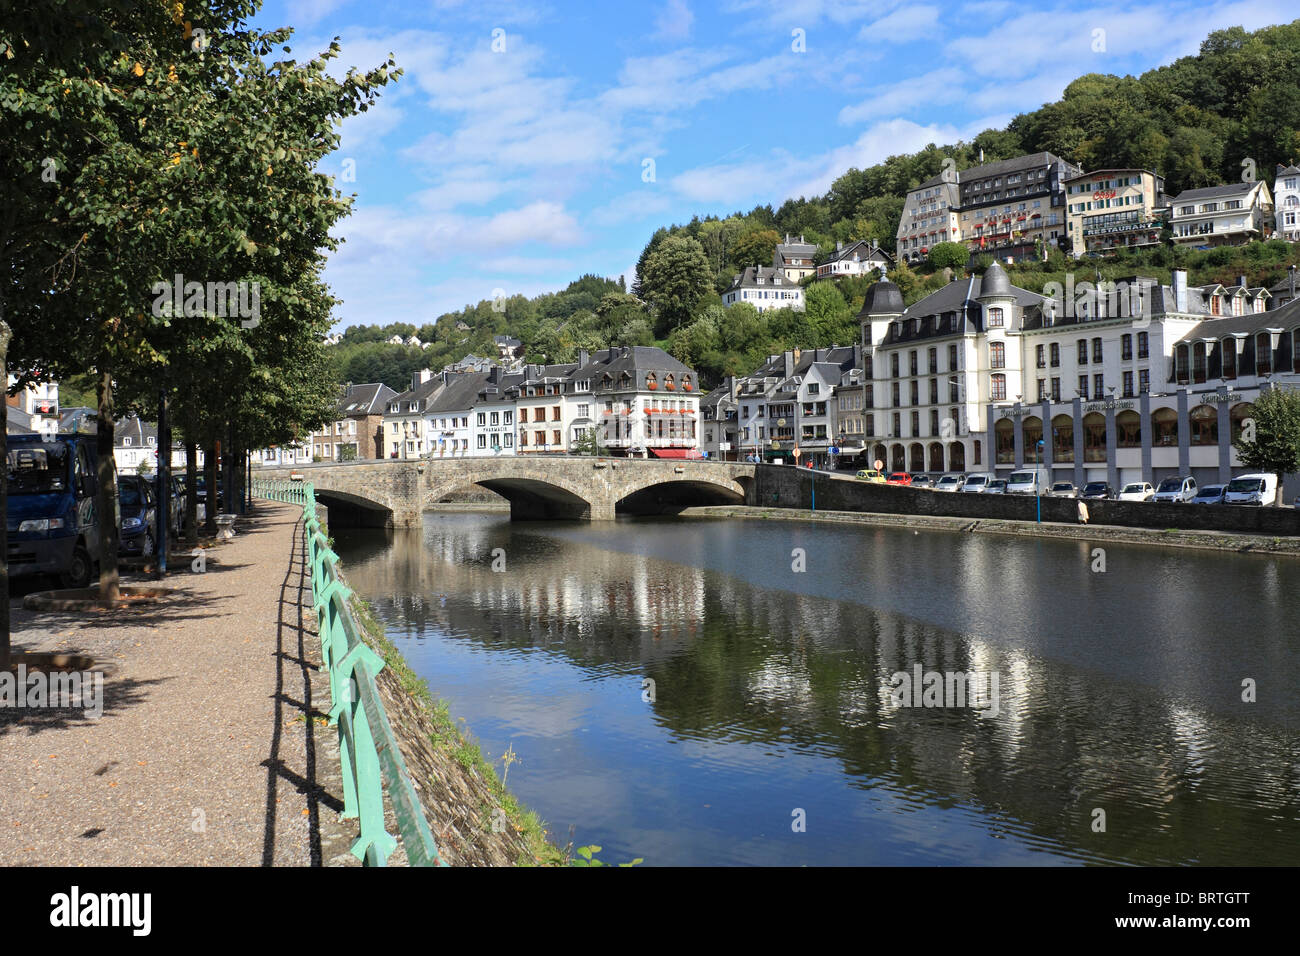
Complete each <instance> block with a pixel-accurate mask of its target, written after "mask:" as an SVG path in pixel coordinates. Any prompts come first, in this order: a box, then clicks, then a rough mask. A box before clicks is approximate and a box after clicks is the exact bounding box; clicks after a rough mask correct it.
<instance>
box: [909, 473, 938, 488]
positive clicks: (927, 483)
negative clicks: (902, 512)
mask: <svg viewBox="0 0 1300 956" xmlns="http://www.w3.org/2000/svg"><path fill="white" fill-rule="evenodd" d="M912 487H913V488H933V487H934V479H933V478H931V477H930V476H929V475H913V476H912Z"/></svg>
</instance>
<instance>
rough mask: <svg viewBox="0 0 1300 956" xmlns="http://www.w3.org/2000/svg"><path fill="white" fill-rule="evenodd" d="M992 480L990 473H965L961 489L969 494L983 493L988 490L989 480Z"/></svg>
mask: <svg viewBox="0 0 1300 956" xmlns="http://www.w3.org/2000/svg"><path fill="white" fill-rule="evenodd" d="M992 480H993V476H992V475H987V474H982V473H981V474H974V475H967V476H966V480H965V481H964V482H962V486H961V490H962V491H966V492H970V493H971V494H983V493H984V492H985V491H987V490H988V487H989V482H990V481H992Z"/></svg>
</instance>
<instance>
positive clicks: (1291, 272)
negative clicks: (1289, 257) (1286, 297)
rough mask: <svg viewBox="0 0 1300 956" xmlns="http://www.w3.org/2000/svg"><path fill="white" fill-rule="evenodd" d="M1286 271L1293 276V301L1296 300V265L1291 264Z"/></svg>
mask: <svg viewBox="0 0 1300 956" xmlns="http://www.w3.org/2000/svg"><path fill="white" fill-rule="evenodd" d="M1286 271H1287V275H1289V276H1290V277H1291V301H1292V302H1294V301H1295V266H1291V267H1290V268H1288V269H1287V270H1286Z"/></svg>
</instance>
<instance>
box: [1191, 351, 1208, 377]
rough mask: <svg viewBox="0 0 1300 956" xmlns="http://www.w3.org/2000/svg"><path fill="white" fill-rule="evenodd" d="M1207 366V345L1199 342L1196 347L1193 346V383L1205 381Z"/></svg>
mask: <svg viewBox="0 0 1300 956" xmlns="http://www.w3.org/2000/svg"><path fill="white" fill-rule="evenodd" d="M1206 364H1207V363H1206V359H1205V343H1204V342H1197V343H1196V344H1195V345H1193V346H1192V381H1193V382H1204V381H1205V368H1206Z"/></svg>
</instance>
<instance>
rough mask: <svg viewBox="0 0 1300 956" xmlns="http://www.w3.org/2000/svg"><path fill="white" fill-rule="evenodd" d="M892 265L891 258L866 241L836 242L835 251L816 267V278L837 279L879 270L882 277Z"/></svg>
mask: <svg viewBox="0 0 1300 956" xmlns="http://www.w3.org/2000/svg"><path fill="white" fill-rule="evenodd" d="M893 265H894V260H893V257H892V256H890V254H889V253H887V252H885V250H883V249H881V248H880V247H879V246H877V245H874V244H872V243H870V242H867V241H866V240H863V239H859V240H857V241H856V242H848V243H845V242H837V243H835V251H834V252H832V253H831V254H830V257H829V258H827V260H826V261H825V262H823V263H822V264H821V265H819V266H818V267H817V278H819V279H838V278H840V277H841V276H862V275H866V274H867V273H868V272H870V271H871V270H873V269H879V270H880V274H881V275H882V276H883V275H884V274H885V273H886V272H888V271H889V269H890V268H892V267H893Z"/></svg>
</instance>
